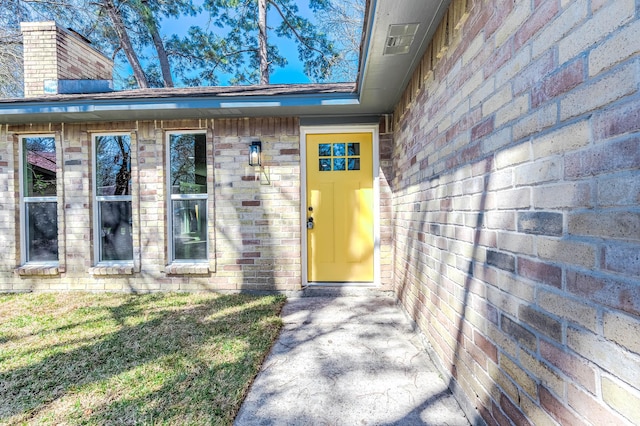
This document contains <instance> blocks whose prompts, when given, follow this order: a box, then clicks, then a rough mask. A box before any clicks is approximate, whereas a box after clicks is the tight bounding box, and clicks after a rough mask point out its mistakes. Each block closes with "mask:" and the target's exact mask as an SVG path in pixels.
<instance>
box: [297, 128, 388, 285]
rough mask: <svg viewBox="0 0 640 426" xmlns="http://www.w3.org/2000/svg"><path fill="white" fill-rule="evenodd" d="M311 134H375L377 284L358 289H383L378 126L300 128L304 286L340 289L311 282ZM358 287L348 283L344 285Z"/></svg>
mask: <svg viewBox="0 0 640 426" xmlns="http://www.w3.org/2000/svg"><path fill="white" fill-rule="evenodd" d="M310 133H324V134H330V133H371V139H372V143H373V154H372V155H373V159H372V160H373V242H374V243H373V282H371V283H357V285H365V286H374V287H379V286H380V172H379V170H380V140H379V129H378V125H377V124H368V125H339V126H301V127H300V206H301V209H300V211H301V215H300V235H301V244H302V247H301V249H302V250H301V256H302V259H301V265H302V286H303V287H306V286H308V285H332V286H335V285H337V284H336V283H322V282H312V283H309V282H308V279H307V277H308V269H307V268H308V265H307V247H308V246H307V134H310ZM350 284H351V285H355V283H344V285H350Z"/></svg>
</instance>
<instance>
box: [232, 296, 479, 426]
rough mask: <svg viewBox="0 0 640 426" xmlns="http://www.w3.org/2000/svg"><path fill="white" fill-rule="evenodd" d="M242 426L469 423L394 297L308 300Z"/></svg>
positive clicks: (270, 362)
mask: <svg viewBox="0 0 640 426" xmlns="http://www.w3.org/2000/svg"><path fill="white" fill-rule="evenodd" d="M282 316H283V320H284V328H283V330H282V333H281V335H280V337H279V339H278V341H277V342H276V344H275V345H274V347H273V349H272V351H271V353H270V354H269V356H268V357H267V359H266V361H265V363H264V364H263V367H262V370H261V371H260V373H259V374H258V376H257V378H256V380H255V382H254V383H253V385H252V387H251V390H250V391H249V395H248V397H247V398H246V400H245V402H244V404H243V405H242V407H241V409H240V412H239V413H238V416H237V418H236V421H235V425H237V426H243V425H424V424H426V425H468V424H469V421H468V420H467V418H466V417H465V416H464V414H463V412H462V410H461V409H460V407H459V405H458V403H457V402H456V400H455V399H454V398H453V396H452V395H451V393H450V392H449V390H448V389H447V386H446V384H445V383H444V382H443V380H442V378H441V376H440V375H439V374H438V372H437V370H436V368H435V366H434V365H433V363H432V362H431V359H430V358H429V356H428V355H427V353H426V351H425V349H424V348H421V344H420V337H419V336H418V335H417V334H416V333H415V332H414V331H412V329H411V325H410V323H409V321H408V320H407V319H406V317H405V316H404V314H403V313H402V312H401V311H400V309H399V308H398V307H397V306H396V304H395V302H394V300H393V299H392V298H391V297H388V296H375V297H374V296H365V297H362V296H360V297H300V298H293V299H289V301H288V302H287V304H286V306H285V307H284V310H283V313H282Z"/></svg>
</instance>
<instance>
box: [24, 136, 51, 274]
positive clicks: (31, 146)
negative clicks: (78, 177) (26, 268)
mask: <svg viewBox="0 0 640 426" xmlns="http://www.w3.org/2000/svg"><path fill="white" fill-rule="evenodd" d="M21 148H22V158H21V166H22V188H21V189H22V200H23V205H22V209H23V211H24V215H23V219H22V235H23V241H24V246H25V248H26V250H25V259H24V260H25V261H26V262H42V261H57V260H58V213H57V208H58V207H57V199H56V194H57V189H56V188H57V186H56V172H57V166H56V147H55V139H54V138H53V137H41V136H38V137H23V138H22V144H21Z"/></svg>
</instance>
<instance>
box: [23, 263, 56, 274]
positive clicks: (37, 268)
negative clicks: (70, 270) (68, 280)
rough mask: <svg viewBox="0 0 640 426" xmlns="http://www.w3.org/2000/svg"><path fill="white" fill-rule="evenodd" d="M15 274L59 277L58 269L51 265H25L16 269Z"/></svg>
mask: <svg viewBox="0 0 640 426" xmlns="http://www.w3.org/2000/svg"><path fill="white" fill-rule="evenodd" d="M16 272H17V273H18V275H20V276H33V275H37V276H54V275H60V268H59V266H58V265H52V264H46V265H43V264H27V265H22V266H20V267H18V268H16Z"/></svg>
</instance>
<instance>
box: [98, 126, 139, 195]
mask: <svg viewBox="0 0 640 426" xmlns="http://www.w3.org/2000/svg"><path fill="white" fill-rule="evenodd" d="M130 194H131V142H130V137H129V136H128V135H117V136H97V137H96V195H98V196H105V195H130Z"/></svg>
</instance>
